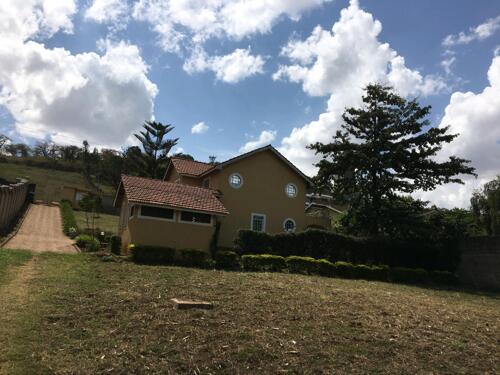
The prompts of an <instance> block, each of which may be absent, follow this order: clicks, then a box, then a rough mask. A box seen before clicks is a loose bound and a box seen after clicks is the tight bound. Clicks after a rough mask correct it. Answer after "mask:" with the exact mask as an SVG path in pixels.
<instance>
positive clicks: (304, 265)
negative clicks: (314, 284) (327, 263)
mask: <svg viewBox="0 0 500 375" xmlns="http://www.w3.org/2000/svg"><path fill="white" fill-rule="evenodd" d="M285 262H286V265H287V267H288V269H289V270H290V272H293V273H303V274H315V273H318V261H317V260H316V259H314V258H311V257H298V256H291V257H288V258H286V259H285Z"/></svg>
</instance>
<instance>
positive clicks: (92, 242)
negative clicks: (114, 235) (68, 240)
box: [75, 234, 101, 251]
mask: <svg viewBox="0 0 500 375" xmlns="http://www.w3.org/2000/svg"><path fill="white" fill-rule="evenodd" d="M75 242H76V245H77V246H78V247H79V248H80V249H82V250H84V251H99V249H100V247H101V242H100V241H99V240H98V239H97V238H93V237H92V236H89V235H87V234H80V235H78V236H76V237H75Z"/></svg>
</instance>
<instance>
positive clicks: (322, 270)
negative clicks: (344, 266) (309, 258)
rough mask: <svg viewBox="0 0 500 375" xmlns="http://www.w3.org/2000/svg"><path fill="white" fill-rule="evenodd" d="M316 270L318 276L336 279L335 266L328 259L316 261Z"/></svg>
mask: <svg viewBox="0 0 500 375" xmlns="http://www.w3.org/2000/svg"><path fill="white" fill-rule="evenodd" d="M316 269H317V272H318V275H321V276H327V277H334V276H335V265H334V264H333V263H332V262H329V261H327V260H326V259H319V260H317V261H316Z"/></svg>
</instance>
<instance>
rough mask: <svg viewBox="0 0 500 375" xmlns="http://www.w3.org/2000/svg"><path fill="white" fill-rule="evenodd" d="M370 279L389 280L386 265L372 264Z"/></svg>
mask: <svg viewBox="0 0 500 375" xmlns="http://www.w3.org/2000/svg"><path fill="white" fill-rule="evenodd" d="M370 280H377V281H388V280H389V267H387V266H372V267H371V279H370Z"/></svg>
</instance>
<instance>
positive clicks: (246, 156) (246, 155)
mask: <svg viewBox="0 0 500 375" xmlns="http://www.w3.org/2000/svg"><path fill="white" fill-rule="evenodd" d="M263 151H271V152H272V153H274V154H275V155H276V156H277V157H278V158H279V159H281V161H283V162H284V163H285V164H286V165H288V166H289V167H290V168H291V169H292V170H293V171H294V172H295V173H297V174H298V175H299V176H300V177H302V178H303V179H304V180H305V181H306V182H307V184H308V185H309V186H312V185H313V183H312V181H311V179H310V178H309V177H307V176H306V175H305V174H304V173H302V171H301V170H300V169H299V168H297V167H296V166H295V165H293V163H292V162H291V161H290V160H288V159H287V158H285V157H284V156H283V155H282V154H281V153H280V152H279V151H278V150H276V149H275V148H274V147H273V146H271V145H267V146H264V147H260V148H257V149H255V150H252V151H250V152H246V153H244V154H241V155H238V156H236V157H234V158H232V159H229V160H226V161H225V162H222V163H220V164H217V165H215V166H213V168H212V169H208V170H207V171H205V172H204V173H202V174H201V175H200V176H199V177H202V176H204V175H207V174H209V173H211V172H212V171H213V170H216V169H223V168H224V167H226V166H228V165H230V164H232V163H235V162H237V161H239V160H241V159H245V158H248V157H250V156H252V155H255V154H257V153H260V152H263Z"/></svg>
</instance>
